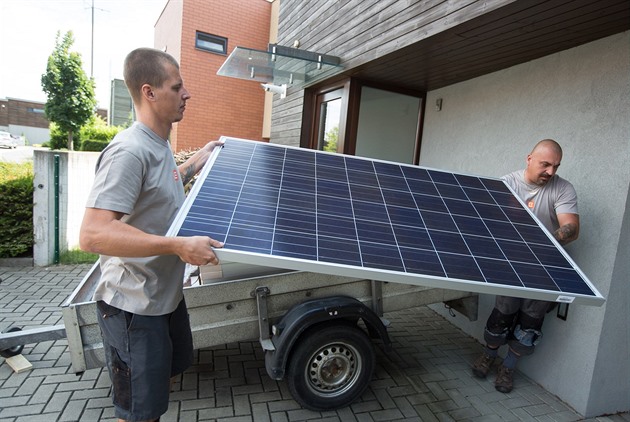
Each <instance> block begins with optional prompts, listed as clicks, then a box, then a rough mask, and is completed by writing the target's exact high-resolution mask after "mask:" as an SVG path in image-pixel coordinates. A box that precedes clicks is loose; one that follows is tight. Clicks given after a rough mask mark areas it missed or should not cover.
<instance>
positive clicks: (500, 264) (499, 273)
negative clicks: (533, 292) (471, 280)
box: [477, 258, 523, 287]
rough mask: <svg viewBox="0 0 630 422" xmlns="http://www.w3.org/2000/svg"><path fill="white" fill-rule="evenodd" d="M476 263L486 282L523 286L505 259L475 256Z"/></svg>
mask: <svg viewBox="0 0 630 422" xmlns="http://www.w3.org/2000/svg"><path fill="white" fill-rule="evenodd" d="M477 264H478V265H479V268H481V272H482V273H483V275H484V278H485V279H486V282H488V283H495V284H501V285H508V286H520V287H523V283H522V282H521V280H520V279H519V277H518V275H516V273H515V272H514V269H513V268H512V266H511V265H510V264H509V263H508V262H505V261H497V260H494V259H487V258H477Z"/></svg>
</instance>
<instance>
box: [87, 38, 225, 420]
mask: <svg viewBox="0 0 630 422" xmlns="http://www.w3.org/2000/svg"><path fill="white" fill-rule="evenodd" d="M124 76H125V84H126V85H127V88H128V89H129V92H130V94H131V97H132V99H133V103H134V107H135V110H136V115H137V121H136V122H135V123H134V124H133V125H132V126H131V127H130V128H128V129H125V130H124V131H122V132H120V133H119V134H118V135H116V137H115V138H114V140H113V141H112V142H111V143H110V144H109V145H108V146H107V148H105V150H103V152H102V153H101V155H100V156H99V159H98V162H97V166H96V167H97V169H96V177H95V179H94V186H93V188H92V191H91V193H90V196H89V197H88V201H87V205H86V211H85V216H84V218H83V223H82V225H81V233H80V243H81V248H82V249H84V250H86V251H90V252H94V253H98V254H100V255H101V257H100V261H99V262H100V268H101V276H100V279H99V283H98V285H97V287H96V291H95V293H94V300H95V301H96V306H97V310H98V322H99V327H100V329H101V333H102V335H103V348H104V351H105V358H106V362H107V366H108V369H109V374H110V378H111V381H112V386H113V393H112V398H113V401H114V407H115V414H116V416H117V417H118V418H120V419H119V420H134V421H149V420H151V421H153V420H159V419H160V416H161V415H162V414H164V413H165V412H166V410H167V409H168V401H169V392H170V381H169V380H170V378H171V377H173V376H175V375H178V374H180V373H182V372H183V371H184V370H185V369H186V368H187V367H188V366H189V365H190V364H191V363H192V359H193V345H192V336H191V331H190V322H189V319H188V312H187V309H186V303H185V301H184V298H183V283H184V280H183V278H184V270H185V263H189V264H192V265H195V266H198V265H207V264H217V263H218V260H217V257H216V255H215V254H214V252H213V250H212V248H214V247H221V246H222V243H221V242H218V241H216V240H214V239H211V238H209V237H206V236H191V237H171V236H168V237H167V236H165V235H166V233H167V230H168V228H169V227H170V225H171V223H172V221H173V220H174V219H175V217H176V215H177V213H178V211H179V209H180V208H181V206H182V205H183V203H184V199H185V194H184V185H185V184H186V183H187V182H188V181H189V180H190V179H191V178H192V177H193V176H194V175H195V173H196V172H197V171H199V170H200V169H201V168H202V167H203V165H204V164H205V162H206V161H207V159H208V157H209V156H210V154H211V152H212V150H213V149H214V148H215V147H216V146H218V145H220V143H219V142H217V141H215V142H210V143H208V144H207V145H205V146H204V147H203V148H201V149H200V150H199V151H197V152H196V153H195V154H194V155H193V156H192V157H190V158H189V159H188V160H187V161H186V162H185V163H184V164H181V165H179V166H177V164H176V163H175V159H174V158H173V152H172V150H171V146H170V143H169V142H168V138H169V134H170V131H171V127H172V124H173V123H175V122H178V121H180V120H181V119H182V118H183V116H184V110H185V108H186V101H187V100H189V99H190V94H189V93H188V91H187V90H186V88H185V87H184V83H183V81H182V78H181V75H180V72H179V65H178V63H177V61H176V60H175V59H174V58H173V57H172V56H170V55H169V54H167V53H164V52H162V51H160V50H155V49H150V48H139V49H136V50H134V51H132V52H131V53H129V54H128V55H127V58H126V59H125V65H124ZM132 362H133V364H132Z"/></svg>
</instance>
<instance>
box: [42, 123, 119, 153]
mask: <svg viewBox="0 0 630 422" xmlns="http://www.w3.org/2000/svg"><path fill="white" fill-rule="evenodd" d="M122 129H123V128H122V127H120V126H107V122H105V120H103V118H102V117H100V116H98V115H96V114H94V115H93V116H92V117H91V118H90V120H89V121H88V123H87V124H86V125H85V126H83V127H82V128H81V129H80V130H79V132H78V133H75V134H73V137H72V142H73V144H74V150H75V151H102V150H103V148H105V147H104V146H103V144H105V145H107V144H108V143H109V142H110V141H111V140H112V139H113V138H114V136H116V134H117V133H118V132H120V131H121V130H122ZM88 141H96V142H99V143H90V145H88V146H87V147H86V146H84V145H83V144H84V143H85V142H88ZM45 145H46V146H47V147H49V148H50V149H67V146H68V134H67V133H65V132H63V133H62V131H61V129H59V126H57V125H56V124H55V123H51V124H50V142H47V143H46V144H45Z"/></svg>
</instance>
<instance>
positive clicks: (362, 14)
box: [271, 0, 510, 145]
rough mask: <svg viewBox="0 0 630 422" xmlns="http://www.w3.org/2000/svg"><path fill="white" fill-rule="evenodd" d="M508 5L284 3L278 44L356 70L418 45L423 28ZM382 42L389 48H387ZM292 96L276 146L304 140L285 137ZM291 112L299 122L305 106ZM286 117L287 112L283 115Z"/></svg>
mask: <svg viewBox="0 0 630 422" xmlns="http://www.w3.org/2000/svg"><path fill="white" fill-rule="evenodd" d="M506 3H510V1H507V0H494V1H491V2H487V1H486V2H484V1H474V0H467V1H455V2H453V1H450V2H449V1H445V0H433V1H417V2H405V1H396V0H389V1H386V0H380V1H361V2H358V1H352V0H350V1H345V2H344V1H327V2H321V1H291V0H285V1H283V2H282V3H281V5H280V22H279V40H278V43H279V44H282V45H292V43H293V41H294V40H296V39H297V40H300V44H301V46H300V48H303V49H307V50H311V51H318V52H322V53H324V54H332V55H336V56H339V57H342V58H343V60H344V62H347V63H345V64H346V65H347V66H349V67H353V66H354V64H353V62H352V61H353V60H354V61H369V60H373V59H374V58H376V57H378V56H379V55H383V54H385V53H386V52H388V51H386V49H387V48H392V49H395V48H400V47H401V46H404V45H405V43H412V42H415V41H417V37H418V36H428V34H430V31H427V30H423V29H422V28H423V26H426V25H431V24H433V25H435V29H434V31H438V30H443V29H444V26H445V24H444V22H445V21H446V19H450V22H452V24H453V25H455V24H457V22H460V21H464V20H466V19H471V18H473V17H475V16H478V15H480V14H483V13H484V12H486V11H487V10H488V4H490V5H491V6H490V7H499V6H501V5H504V4H506ZM471 7H472V9H471ZM466 8H468V9H467V10H463V9H466ZM436 22H437V23H436ZM440 22H441V23H440ZM409 34H412V35H409ZM414 34H415V35H414ZM419 34H420V35H419ZM401 36H402V37H403V38H401ZM383 43H386V45H385V46H383V45H382V44H383ZM292 95H294V94H289V95H288V96H287V98H285V99H284V100H279V99H277V98H276V99H275V100H274V110H273V114H272V125H271V127H272V129H271V140H272V142H278V143H285V144H294V145H297V143H298V142H299V138H298V139H294V140H286V139H285V137H284V136H283V134H284V135H286V134H287V133H293V132H292V131H291V130H286V127H290V125H289V126H287V125H288V124H287V123H286V122H287V120H286V119H285V118H280V117H277V116H278V113H279V110H278V107H279V105H280V103H281V102H282V101H288V100H290V98H291V96H292ZM300 97H301V96H300ZM300 104H301V103H300ZM287 112H288V113H289V114H291V113H293V114H295V118H296V120H289V121H291V122H293V121H297V120H298V119H299V120H301V107H300V108H299V109H293V110H291V111H287ZM287 112H283V115H286V113H287Z"/></svg>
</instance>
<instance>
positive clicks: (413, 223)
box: [387, 206, 424, 227]
mask: <svg viewBox="0 0 630 422" xmlns="http://www.w3.org/2000/svg"><path fill="white" fill-rule="evenodd" d="M387 213H388V214H389V220H390V221H391V223H392V224H399V225H402V226H409V227H424V222H423V220H422V217H421V216H420V212H418V210H417V209H415V208H403V207H393V206H388V207H387Z"/></svg>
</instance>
